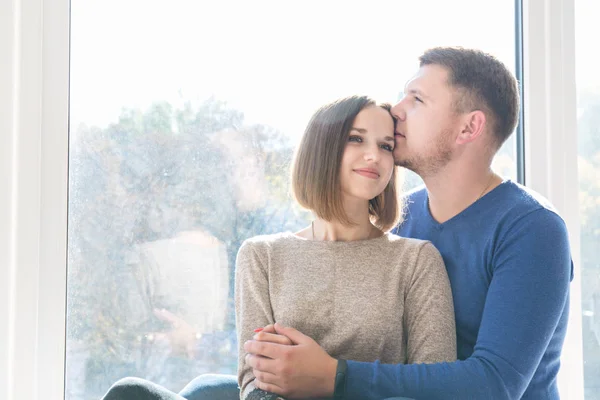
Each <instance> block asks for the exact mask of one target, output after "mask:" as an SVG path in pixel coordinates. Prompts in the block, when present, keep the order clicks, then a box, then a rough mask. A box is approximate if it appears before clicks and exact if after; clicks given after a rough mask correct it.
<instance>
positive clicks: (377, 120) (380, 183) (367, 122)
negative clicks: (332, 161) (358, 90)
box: [340, 106, 395, 201]
mask: <svg viewBox="0 0 600 400" xmlns="http://www.w3.org/2000/svg"><path fill="white" fill-rule="evenodd" d="M394 145H395V144H394V122H393V119H392V116H391V115H390V113H389V112H388V111H387V110H385V109H383V108H381V107H379V106H370V107H367V108H364V109H363V110H362V111H361V112H360V113H358V115H357V116H356V118H355V120H354V123H353V124H352V128H351V129H350V134H349V136H348V143H347V144H346V148H345V150H344V156H343V157H342V165H341V169H340V182H341V187H342V193H343V195H344V196H345V197H350V198H357V199H363V200H366V201H368V200H371V199H373V198H374V197H377V196H378V195H379V194H380V193H381V192H383V190H384V189H385V187H386V186H387V184H388V183H389V181H390V178H391V177H392V172H393V170H394V156H393V151H394Z"/></svg>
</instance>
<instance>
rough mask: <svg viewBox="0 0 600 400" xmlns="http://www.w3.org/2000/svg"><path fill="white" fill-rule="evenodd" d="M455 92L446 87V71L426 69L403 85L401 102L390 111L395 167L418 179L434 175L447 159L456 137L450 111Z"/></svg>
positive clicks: (457, 129) (455, 120)
mask: <svg viewBox="0 0 600 400" xmlns="http://www.w3.org/2000/svg"><path fill="white" fill-rule="evenodd" d="M454 94H455V90H454V89H453V88H451V87H450V85H449V84H448V71H447V70H446V69H445V68H443V67H441V66H438V65H426V66H423V67H421V68H420V69H419V71H418V73H417V74H416V75H415V76H414V77H413V78H412V79H411V80H410V81H409V82H408V83H407V84H406V88H405V94H404V98H403V99H402V100H400V102H399V103H398V104H396V105H395V106H394V107H393V108H392V114H393V115H394V116H395V117H396V118H397V119H398V121H397V124H396V132H395V139H396V147H395V149H394V160H395V162H396V165H399V166H402V167H405V168H408V169H410V170H412V171H414V172H416V173H417V174H419V175H420V176H421V177H426V176H430V175H433V174H435V173H437V172H438V171H439V170H440V169H441V168H443V167H444V166H445V165H446V164H447V163H448V162H449V161H450V160H451V159H452V155H453V150H454V142H455V139H456V137H457V135H458V134H459V133H460V125H459V118H458V116H457V114H456V112H455V111H454V106H453V100H454V97H453V96H454Z"/></svg>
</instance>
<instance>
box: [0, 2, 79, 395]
mask: <svg viewBox="0 0 600 400" xmlns="http://www.w3.org/2000/svg"><path fill="white" fill-rule="evenodd" d="M68 94H69V1H68V0H45V1H42V0H4V1H1V2H0V135H1V136H0V140H1V143H0V160H1V161H0V165H1V167H0V216H1V217H0V260H1V261H0V296H2V298H1V299H0V327H1V330H0V398H1V399H7V400H13V399H14V400H17V399H19V400H29V399H39V400H41V399H62V398H63V396H64V394H63V393H64V363H65V361H64V354H65V299H66V261H67V258H66V257H67V253H66V249H67V180H68V176H67V160H68Z"/></svg>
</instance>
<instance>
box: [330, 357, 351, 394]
mask: <svg viewBox="0 0 600 400" xmlns="http://www.w3.org/2000/svg"><path fill="white" fill-rule="evenodd" d="M347 370H348V364H347V363H346V360H342V359H339V360H337V365H336V370H335V379H334V388H333V398H334V399H335V400H341V399H343V398H344V397H345V395H346V380H347V375H348V374H347Z"/></svg>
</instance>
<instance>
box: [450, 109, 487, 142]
mask: <svg viewBox="0 0 600 400" xmlns="http://www.w3.org/2000/svg"><path fill="white" fill-rule="evenodd" d="M462 119H463V129H462V130H461V132H460V134H459V135H458V137H457V138H456V143H458V144H465V143H469V142H472V141H473V140H475V139H477V138H478V137H479V136H481V134H482V133H483V131H484V129H485V125H486V121H487V120H486V117H485V114H484V113H483V111H481V110H475V111H471V112H470V113H468V114H466V115H465V116H464V117H463V118H462Z"/></svg>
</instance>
